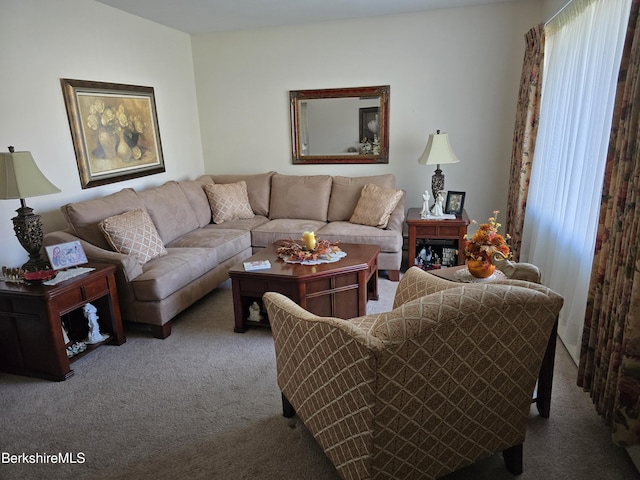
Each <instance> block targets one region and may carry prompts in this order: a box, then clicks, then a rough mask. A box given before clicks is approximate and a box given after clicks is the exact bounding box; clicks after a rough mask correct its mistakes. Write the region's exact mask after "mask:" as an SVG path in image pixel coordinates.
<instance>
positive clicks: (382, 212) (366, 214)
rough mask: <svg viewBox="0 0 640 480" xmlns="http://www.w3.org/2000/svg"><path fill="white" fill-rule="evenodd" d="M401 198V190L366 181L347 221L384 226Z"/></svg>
mask: <svg viewBox="0 0 640 480" xmlns="http://www.w3.org/2000/svg"><path fill="white" fill-rule="evenodd" d="M401 198H402V190H396V189H394V188H386V187H380V186H378V185H376V184H374V183H368V184H366V185H365V186H364V187H362V192H360V199H359V200H358V203H357V205H356V209H355V210H354V211H353V215H351V218H350V219H349V221H350V222H351V223H357V224H360V225H369V226H371V227H378V228H386V226H387V223H389V217H390V216H391V213H393V210H394V209H395V208H396V206H397V205H398V202H399V201H400V199H401Z"/></svg>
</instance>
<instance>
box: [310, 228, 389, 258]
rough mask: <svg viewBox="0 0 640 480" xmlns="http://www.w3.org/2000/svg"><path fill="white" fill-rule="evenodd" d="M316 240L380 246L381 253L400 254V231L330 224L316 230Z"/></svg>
mask: <svg viewBox="0 0 640 480" xmlns="http://www.w3.org/2000/svg"><path fill="white" fill-rule="evenodd" d="M316 238H320V239H324V240H329V241H330V242H342V243H364V244H371V245H380V251H381V252H390V253H398V252H402V231H401V230H387V229H386V228H377V227H370V226H368V225H358V224H356V223H351V222H330V223H327V224H326V225H325V226H324V227H322V228H320V229H319V230H316Z"/></svg>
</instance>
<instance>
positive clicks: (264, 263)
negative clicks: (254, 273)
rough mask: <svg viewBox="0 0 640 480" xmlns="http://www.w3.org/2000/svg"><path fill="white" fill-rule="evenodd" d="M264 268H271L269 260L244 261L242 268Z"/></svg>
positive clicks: (248, 270)
mask: <svg viewBox="0 0 640 480" xmlns="http://www.w3.org/2000/svg"><path fill="white" fill-rule="evenodd" d="M265 268H271V262H269V260H254V261H253V262H244V269H245V271H247V272H250V271H251V270H262V269H265Z"/></svg>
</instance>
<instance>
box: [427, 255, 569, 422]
mask: <svg viewBox="0 0 640 480" xmlns="http://www.w3.org/2000/svg"><path fill="white" fill-rule="evenodd" d="M463 268H466V267H464V266H457V267H451V268H442V269H439V270H429V273H431V274H432V275H435V276H437V277H440V278H444V279H445V280H451V281H452V282H458V281H459V280H458V279H457V278H456V277H455V273H456V271H458V270H461V269H463ZM557 337H558V319H557V318H556V321H555V322H554V323H553V329H552V330H551V336H550V337H549V342H548V343H547V349H546V350H545V352H544V357H543V359H542V366H541V367H540V374H539V375H538V388H537V391H536V395H535V397H534V398H533V400H532V403H535V404H536V408H537V409H538V412H539V413H540V415H541V416H542V417H544V418H549V414H550V412H551V389H552V387H553V368H554V365H555V357H556V341H557Z"/></svg>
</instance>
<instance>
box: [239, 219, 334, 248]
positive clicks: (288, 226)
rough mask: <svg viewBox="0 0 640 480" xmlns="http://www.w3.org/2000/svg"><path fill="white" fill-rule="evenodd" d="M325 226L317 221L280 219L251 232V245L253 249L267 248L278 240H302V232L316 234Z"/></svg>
mask: <svg viewBox="0 0 640 480" xmlns="http://www.w3.org/2000/svg"><path fill="white" fill-rule="evenodd" d="M324 225H326V223H325V222H320V221H318V220H300V219H295V218H281V219H278V220H271V221H270V222H267V223H265V224H263V225H260V226H259V227H257V228H255V229H254V230H253V231H252V232H251V245H252V246H254V247H268V246H269V245H272V244H273V243H274V242H277V241H278V240H286V239H287V238H293V239H294V240H298V239H301V238H302V233H303V232H316V231H318V230H319V229H320V228H322V227H323V226H324Z"/></svg>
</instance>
